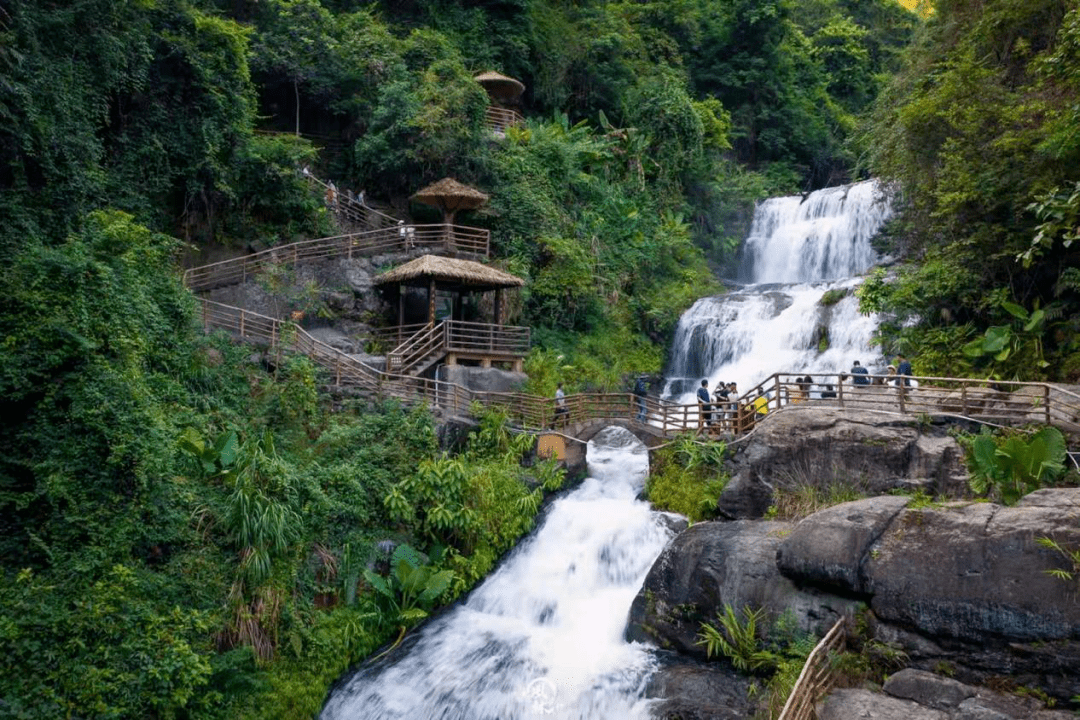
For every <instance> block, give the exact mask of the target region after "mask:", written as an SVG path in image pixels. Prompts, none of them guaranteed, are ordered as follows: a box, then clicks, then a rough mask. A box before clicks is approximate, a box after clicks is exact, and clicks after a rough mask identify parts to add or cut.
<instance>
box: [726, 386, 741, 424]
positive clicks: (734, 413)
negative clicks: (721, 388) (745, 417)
mask: <svg viewBox="0 0 1080 720" xmlns="http://www.w3.org/2000/svg"><path fill="white" fill-rule="evenodd" d="M727 400H728V417H730V418H731V419H732V421H734V420H736V419H737V418H738V417H739V386H738V385H737V384H736V383H733V382H729V383H728V385H727Z"/></svg>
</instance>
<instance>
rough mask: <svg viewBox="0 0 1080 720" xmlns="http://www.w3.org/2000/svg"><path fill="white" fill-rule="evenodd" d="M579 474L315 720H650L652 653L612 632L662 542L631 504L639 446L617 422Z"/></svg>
mask: <svg viewBox="0 0 1080 720" xmlns="http://www.w3.org/2000/svg"><path fill="white" fill-rule="evenodd" d="M588 461H589V476H590V477H589V478H588V479H586V480H585V481H584V483H583V484H582V485H581V486H580V487H579V488H577V489H576V490H574V491H573V492H571V493H569V494H567V495H565V496H564V497H561V498H559V499H557V500H556V501H555V502H554V503H552V505H551V506H550V507H549V508H548V510H547V512H546V513H545V516H544V518H543V520H542V523H541V525H540V527H539V528H538V529H537V530H536V531H535V532H534V533H533V534H532V535H531V536H530V537H529V538H528V539H527V540H525V541H524V542H523V543H521V545H519V546H518V548H516V549H515V550H514V552H513V554H512V555H511V557H510V558H508V559H507V560H506V562H504V563H503V564H502V566H501V567H500V568H499V569H498V570H497V571H496V572H495V573H493V574H492V575H491V577H489V578H488V579H487V580H485V581H484V583H483V584H482V585H480V586H479V587H478V588H477V589H476V590H475V591H473V593H472V594H471V595H470V596H469V598H468V599H467V601H465V602H464V603H462V604H461V605H459V606H457V607H456V608H454V609H453V610H451V611H449V612H448V613H446V614H444V615H442V616H441V617H439V618H436V619H435V620H433V621H432V622H430V623H428V625H427V626H426V627H424V628H423V630H422V631H420V633H419V634H418V637H417V638H415V639H414V640H413V641H412V642H411V643H410V644H409V646H408V647H407V648H402V649H401V650H399V652H398V653H397V655H399V656H400V657H396V658H395V659H394V660H393V661H392V662H388V663H386V664H383V665H377V666H375V667H372V668H367V669H361V670H360V671H358V672H357V673H356V674H355V675H354V676H353V677H351V678H350V679H349V680H348V681H346V682H345V683H343V684H342V685H341V686H340V687H339V688H337V689H336V690H335V691H334V692H333V693H332V695H331V697H330V699H329V700H328V701H327V703H326V706H325V707H324V708H323V712H322V715H321V717H322V718H323V720H346V719H349V720H360V719H364V720H382V719H386V720H389V719H391V718H395V719H400V720H434V719H435V718H438V719H439V720H451V719H454V718H459V719H461V720H515V719H521V720H525V719H529V718H566V719H570V718H573V719H574V720H579V719H580V720H605V719H609V720H633V719H634V718H645V717H647V715H648V713H647V709H648V705H649V702H650V701H648V700H645V699H643V692H644V685H645V680H646V679H647V678H648V676H649V674H650V673H651V671H652V670H653V669H654V665H655V662H654V660H653V658H652V655H651V653H650V652H649V650H648V649H647V648H646V647H644V646H642V645H639V644H636V643H627V642H625V641H624V640H623V629H624V627H625V624H626V617H627V613H628V611H629V609H630V603H631V602H632V601H633V599H634V596H635V595H636V594H637V591H638V590H639V589H640V587H641V583H642V581H643V580H644V578H645V574H646V573H647V572H648V570H649V568H650V567H651V565H652V563H653V561H654V560H655V559H656V556H657V555H659V554H660V551H661V550H662V549H663V547H664V545H665V544H667V542H668V540H669V539H670V538H671V534H672V533H671V531H670V530H669V529H668V528H667V526H666V525H665V523H664V522H663V519H662V517H661V516H660V514H659V513H655V512H653V511H652V510H650V509H649V506H648V504H647V503H645V502H642V501H640V500H637V499H636V498H637V496H638V494H639V493H640V492H641V490H642V488H643V486H644V482H645V477H646V476H647V474H648V462H649V461H648V453H647V451H646V448H645V446H644V445H642V444H641V442H640V441H638V440H637V439H636V438H634V437H633V436H632V435H631V434H630V433H629V432H627V431H626V430H623V429H621V428H614V427H613V428H608V429H607V430H605V431H603V432H602V433H601V434H600V435H598V436H597V438H596V439H595V440H594V442H591V443H589V448H588Z"/></svg>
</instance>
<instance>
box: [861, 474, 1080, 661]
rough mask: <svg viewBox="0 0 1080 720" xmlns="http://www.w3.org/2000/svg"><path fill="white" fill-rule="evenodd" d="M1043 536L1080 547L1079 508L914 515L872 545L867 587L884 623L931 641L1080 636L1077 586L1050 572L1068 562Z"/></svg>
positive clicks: (983, 506)
mask: <svg viewBox="0 0 1080 720" xmlns="http://www.w3.org/2000/svg"><path fill="white" fill-rule="evenodd" d="M1074 493H1080V491H1074ZM1074 496H1075V497H1080V495H1074ZM1041 536H1050V537H1055V538H1057V539H1058V540H1059V542H1063V543H1064V544H1066V545H1068V546H1080V526H1078V523H1077V518H1076V515H1075V511H1074V509H1073V508H1071V507H1064V508H1061V507H1038V506H1036V507H1000V506H997V505H992V504H989V503H955V504H950V505H948V506H946V507H944V508H941V509H934V508H920V509H914V510H913V509H905V510H904V511H902V512H901V513H900V514H899V515H898V516H897V517H896V518H895V519H894V520H893V521H892V523H891V524H890V525H889V528H888V530H886V531H885V532H884V533H882V535H881V537H880V538H879V539H878V541H877V542H875V543H874V545H873V547H872V548H871V549H870V558H869V560H868V561H867V563H866V566H865V567H866V569H865V576H866V581H865V583H863V584H862V585H861V586H860V588H859V590H861V591H862V592H863V593H865V594H868V595H871V596H872V597H873V599H872V600H871V607H872V608H873V610H874V613H875V614H876V615H877V617H878V618H879V619H881V620H883V621H885V622H890V623H894V624H898V625H902V626H905V627H909V628H914V629H917V631H918V632H920V633H922V634H924V635H926V636H929V637H935V638H938V637H948V638H956V639H959V640H964V641H970V642H977V643H985V642H986V641H988V640H989V639H992V638H996V639H999V640H1002V641H1008V642H1030V641H1035V640H1040V641H1048V640H1071V639H1080V603H1076V602H1075V601H1074V597H1073V596H1074V595H1075V588H1074V587H1073V586H1072V585H1071V584H1069V583H1065V582H1062V581H1061V580H1060V579H1058V578H1056V577H1054V576H1052V575H1050V574H1049V573H1048V572H1047V571H1048V570H1052V569H1054V568H1058V567H1061V565H1062V558H1061V557H1060V556H1059V555H1058V554H1057V553H1056V552H1054V551H1052V550H1049V549H1047V548H1044V547H1042V546H1041V545H1039V543H1038V542H1037V538H1038V537H1041Z"/></svg>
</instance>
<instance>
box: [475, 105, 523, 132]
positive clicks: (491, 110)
mask: <svg viewBox="0 0 1080 720" xmlns="http://www.w3.org/2000/svg"><path fill="white" fill-rule="evenodd" d="M523 122H525V118H524V117H522V115H521V113H519V112H517V111H516V110H510V109H508V108H501V107H496V106H494V105H488V106H487V109H485V110H484V126H485V127H486V128H487V129H488V130H490V131H492V132H494V133H505V132H506V128H508V127H510V126H511V125H519V124H521V123H523Z"/></svg>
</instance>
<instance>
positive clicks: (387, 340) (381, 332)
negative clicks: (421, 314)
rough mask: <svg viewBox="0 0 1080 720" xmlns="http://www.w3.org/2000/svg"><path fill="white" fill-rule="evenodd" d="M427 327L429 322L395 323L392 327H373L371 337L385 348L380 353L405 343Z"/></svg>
mask: <svg viewBox="0 0 1080 720" xmlns="http://www.w3.org/2000/svg"><path fill="white" fill-rule="evenodd" d="M425 327H427V323H412V324H410V325H393V326H390V327H381V328H373V329H372V330H371V335H370V337H371V339H372V340H374V341H375V342H376V343H378V344H379V346H380V347H381V348H382V349H383V352H382V353H379V354H385V353H386V352H389V351H390V350H393V349H394V348H396V347H397V346H398V345H401V344H402V343H404V342H405V341H406V340H408V339H409V338H411V337H412V336H413V335H415V334H416V333H418V332H420V331H421V330H423V329H424V328H425Z"/></svg>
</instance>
